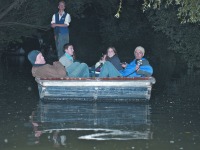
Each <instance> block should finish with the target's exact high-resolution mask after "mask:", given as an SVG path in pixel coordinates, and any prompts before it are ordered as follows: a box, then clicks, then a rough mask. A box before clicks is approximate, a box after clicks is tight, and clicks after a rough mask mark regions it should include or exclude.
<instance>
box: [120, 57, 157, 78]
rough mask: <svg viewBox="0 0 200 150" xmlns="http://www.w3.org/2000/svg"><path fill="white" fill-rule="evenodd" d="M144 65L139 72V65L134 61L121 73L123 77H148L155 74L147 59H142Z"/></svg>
mask: <svg viewBox="0 0 200 150" xmlns="http://www.w3.org/2000/svg"><path fill="white" fill-rule="evenodd" d="M141 60H142V64H141V65H140V68H139V70H138V71H135V67H136V65H137V63H136V61H137V60H136V59H134V60H133V61H132V62H131V63H130V64H128V65H127V67H126V68H125V69H124V70H120V71H119V72H120V73H121V75H122V76H123V77H148V76H151V75H152V74H153V68H152V67H151V66H150V64H149V61H148V60H147V59H145V58H142V59H141Z"/></svg>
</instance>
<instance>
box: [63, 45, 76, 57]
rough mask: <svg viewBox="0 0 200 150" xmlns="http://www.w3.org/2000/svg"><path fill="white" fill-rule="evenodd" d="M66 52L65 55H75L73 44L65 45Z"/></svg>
mask: <svg viewBox="0 0 200 150" xmlns="http://www.w3.org/2000/svg"><path fill="white" fill-rule="evenodd" d="M64 50H65V53H67V54H68V55H70V56H73V55H74V47H73V45H72V44H69V43H68V44H65V45H64Z"/></svg>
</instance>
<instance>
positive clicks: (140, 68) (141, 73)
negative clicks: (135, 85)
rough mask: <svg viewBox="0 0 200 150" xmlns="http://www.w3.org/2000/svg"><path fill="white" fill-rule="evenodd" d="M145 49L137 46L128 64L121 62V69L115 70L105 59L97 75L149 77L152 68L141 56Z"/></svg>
mask: <svg viewBox="0 0 200 150" xmlns="http://www.w3.org/2000/svg"><path fill="white" fill-rule="evenodd" d="M144 53H145V50H144V48H143V47H141V46H138V47H136V48H135V51H134V55H135V59H134V60H133V61H132V62H131V63H130V64H122V67H123V68H125V69H123V70H119V71H118V70H117V69H116V68H115V67H114V66H113V65H112V64H111V63H110V62H108V61H106V62H105V63H104V65H103V67H102V69H101V72H100V74H99V77H119V76H120V77H149V76H151V75H152V74H153V68H152V67H151V66H150V64H149V62H148V60H147V59H145V58H143V56H144Z"/></svg>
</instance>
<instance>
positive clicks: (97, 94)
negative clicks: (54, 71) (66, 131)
mask: <svg viewBox="0 0 200 150" xmlns="http://www.w3.org/2000/svg"><path fill="white" fill-rule="evenodd" d="M36 82H37V83H38V89H39V95H40V98H41V99H52V100H53V99H54V100H58V99H59V100H66V99H70V100H72V99H73V100H82V99H83V100H86V99H87V100H88V99H95V100H97V99H118V100H123V99H124V100H125V99H126V100H127V99H139V100H140V99H144V100H149V99H150V96H151V89H152V84H155V78H153V77H145V78H121V77H118V78H42V79H41V78H36Z"/></svg>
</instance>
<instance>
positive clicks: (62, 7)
mask: <svg viewBox="0 0 200 150" xmlns="http://www.w3.org/2000/svg"><path fill="white" fill-rule="evenodd" d="M58 9H59V10H64V9H65V4H64V3H62V2H60V3H59V4H58Z"/></svg>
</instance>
